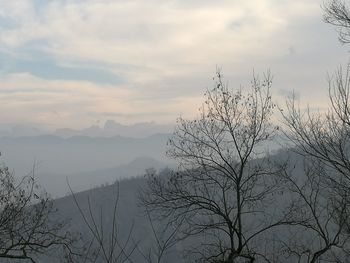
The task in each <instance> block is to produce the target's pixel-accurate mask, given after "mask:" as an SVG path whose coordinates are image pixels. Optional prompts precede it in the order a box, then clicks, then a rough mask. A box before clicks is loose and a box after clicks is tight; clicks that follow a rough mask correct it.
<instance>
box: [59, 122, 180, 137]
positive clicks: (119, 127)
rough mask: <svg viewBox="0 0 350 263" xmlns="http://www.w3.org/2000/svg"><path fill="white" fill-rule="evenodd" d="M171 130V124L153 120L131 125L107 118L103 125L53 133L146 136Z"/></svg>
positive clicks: (65, 135) (60, 134) (70, 135)
mask: <svg viewBox="0 0 350 263" xmlns="http://www.w3.org/2000/svg"><path fill="white" fill-rule="evenodd" d="M172 130H173V125H161V124H156V123H154V122H143V123H135V124H132V125H123V124H120V123H118V122H115V121H113V120H107V121H106V122H105V124H104V126H103V127H100V126H97V125H93V126H91V127H88V128H85V129H81V130H74V129H68V128H64V129H58V130H56V131H55V133H54V134H55V135H58V136H60V137H63V138H68V137H72V136H91V137H113V136H117V135H119V136H127V137H136V138H140V137H146V136H151V135H152V134H155V133H170V132H171V131H172Z"/></svg>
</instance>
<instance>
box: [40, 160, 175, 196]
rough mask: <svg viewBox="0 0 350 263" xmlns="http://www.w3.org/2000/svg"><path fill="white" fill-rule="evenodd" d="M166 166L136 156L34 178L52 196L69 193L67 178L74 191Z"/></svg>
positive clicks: (42, 174)
mask: <svg viewBox="0 0 350 263" xmlns="http://www.w3.org/2000/svg"><path fill="white" fill-rule="evenodd" d="M166 166H168V164H166V163H162V162H160V161H157V160H155V159H153V158H150V157H138V158H136V159H134V160H133V161H131V162H129V163H127V164H122V165H119V166H115V167H112V168H108V169H101V170H93V171H89V172H82V173H75V174H68V175H62V174H55V173H40V172H39V173H38V174H37V176H36V178H37V180H38V182H39V184H40V185H41V186H43V187H44V189H45V190H46V191H47V192H48V193H50V194H51V195H52V196H53V197H62V196H64V195H65V194H67V193H69V187H68V185H67V180H68V181H69V184H70V186H71V187H72V189H74V191H84V190H88V189H91V188H96V187H100V186H102V185H108V184H113V183H115V181H116V180H119V179H123V178H124V179H125V178H131V177H135V176H141V175H143V174H144V173H145V170H146V169H148V168H156V169H162V168H165V167H166Z"/></svg>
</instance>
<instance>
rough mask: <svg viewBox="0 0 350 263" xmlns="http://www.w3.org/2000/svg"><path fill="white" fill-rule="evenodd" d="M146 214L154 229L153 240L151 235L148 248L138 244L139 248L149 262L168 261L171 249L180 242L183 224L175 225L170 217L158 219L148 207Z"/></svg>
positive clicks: (159, 262) (160, 262)
mask: <svg viewBox="0 0 350 263" xmlns="http://www.w3.org/2000/svg"><path fill="white" fill-rule="evenodd" d="M145 215H146V216H147V218H148V221H149V224H150V227H151V230H152V237H153V240H152V238H150V237H149V238H148V239H147V243H149V246H148V249H147V248H146V249H145V248H141V247H140V246H138V247H137V250H138V251H139V253H140V254H141V255H142V257H143V259H144V261H145V262H147V263H162V262H166V256H167V254H168V253H169V250H170V249H171V248H172V247H174V246H175V245H176V244H177V243H178V239H177V234H178V231H179V228H180V227H181V224H176V225H174V224H172V221H171V220H169V219H165V220H158V219H157V218H152V215H151V213H150V212H149V211H148V210H147V209H146V211H145ZM152 241H153V242H152Z"/></svg>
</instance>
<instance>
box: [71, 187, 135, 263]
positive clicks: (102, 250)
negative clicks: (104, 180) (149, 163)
mask: <svg viewBox="0 0 350 263" xmlns="http://www.w3.org/2000/svg"><path fill="white" fill-rule="evenodd" d="M67 183H68V182H67ZM68 186H69V189H70V192H71V195H72V197H73V200H74V203H75V204H76V206H77V208H78V210H79V213H80V215H81V217H82V219H83V223H84V224H85V226H86V227H87V229H88V233H89V234H90V236H91V240H90V241H89V242H88V245H87V246H86V247H85V248H84V249H85V250H86V252H85V253H84V254H85V255H83V256H80V257H78V258H77V257H75V258H71V262H72V263H73V262H84V263H85V262H105V263H122V262H132V260H131V255H132V254H133V253H134V251H135V249H136V248H137V245H138V244H137V242H132V241H133V240H132V232H133V224H132V226H131V228H130V230H129V232H128V235H127V237H126V239H125V240H124V239H122V238H121V237H120V233H119V227H120V226H119V224H118V203H119V183H118V182H116V183H115V188H116V192H115V201H114V204H113V207H112V210H111V211H112V220H111V224H110V225H104V223H105V220H104V219H105V217H106V215H105V214H104V211H103V210H102V208H100V210H99V211H95V210H94V209H93V207H92V205H91V200H90V197H89V196H88V199H87V206H88V207H87V211H84V209H83V207H82V205H81V204H80V203H79V202H78V199H77V197H76V195H75V194H74V192H73V190H72V189H71V187H70V185H69V183H68Z"/></svg>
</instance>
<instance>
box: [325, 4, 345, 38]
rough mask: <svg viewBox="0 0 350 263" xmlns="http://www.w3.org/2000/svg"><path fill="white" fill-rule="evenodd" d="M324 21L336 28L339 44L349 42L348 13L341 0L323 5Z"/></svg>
mask: <svg viewBox="0 0 350 263" xmlns="http://www.w3.org/2000/svg"><path fill="white" fill-rule="evenodd" d="M323 9H324V15H323V18H324V21H325V22H326V23H329V24H331V25H334V26H336V27H337V29H338V31H339V40H340V42H341V43H343V44H345V43H349V42H350V11H349V8H348V6H347V5H346V4H345V1H343V0H331V1H328V2H326V3H325V4H324V5H323Z"/></svg>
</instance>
